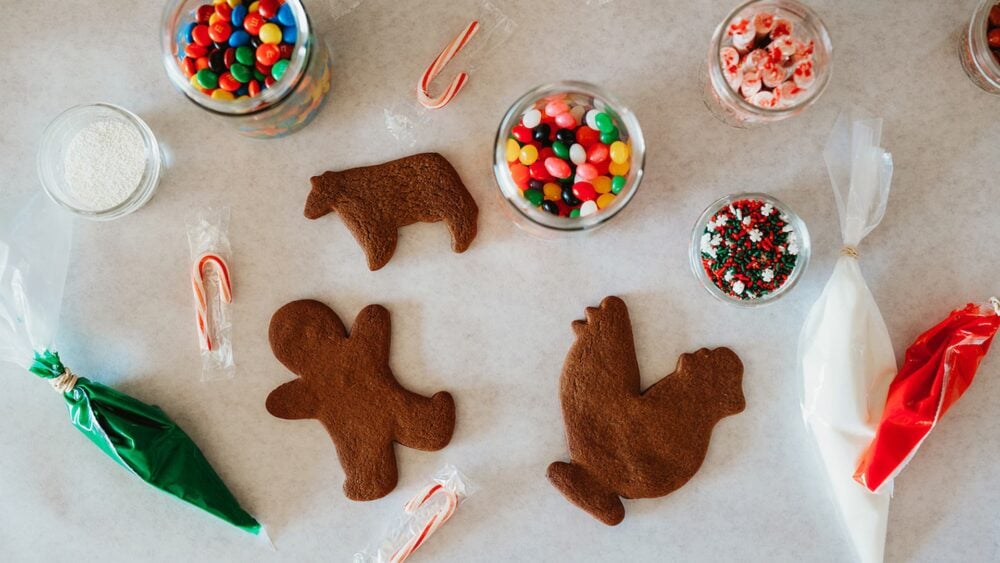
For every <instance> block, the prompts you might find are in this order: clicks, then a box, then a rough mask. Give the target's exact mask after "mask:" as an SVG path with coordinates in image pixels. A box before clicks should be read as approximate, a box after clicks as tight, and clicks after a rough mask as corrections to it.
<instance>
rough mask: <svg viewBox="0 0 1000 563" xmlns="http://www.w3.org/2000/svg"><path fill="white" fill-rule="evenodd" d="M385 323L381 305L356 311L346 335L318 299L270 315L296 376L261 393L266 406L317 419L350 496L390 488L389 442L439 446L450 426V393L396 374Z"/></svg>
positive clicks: (273, 336)
mask: <svg viewBox="0 0 1000 563" xmlns="http://www.w3.org/2000/svg"><path fill="white" fill-rule="evenodd" d="M389 328H390V326H389V311H387V310H386V309H385V307H382V306H380V305H369V306H368V307H365V308H364V309H363V310H362V311H361V312H360V313H358V316H357V318H356V319H354V326H353V327H351V334H350V336H348V333H347V330H346V329H345V328H344V325H343V323H341V322H340V318H339V317H337V314H336V313H334V312H333V310H332V309H330V308H329V307H327V306H326V305H324V304H323V303H320V302H318V301H309V300H306V301H294V302H292V303H289V304H287V305H285V306H284V307H282V308H281V309H278V311H277V312H276V313H275V314H274V316H273V317H272V318H271V328H270V334H269V339H270V341H271V350H272V351H273V352H274V355H275V356H276V357H277V358H278V360H279V361H280V362H281V363H282V364H284V365H285V367H287V368H288V369H289V370H291V371H292V372H294V373H296V374H298V376H299V377H298V378H297V379H294V380H292V381H289V382H287V383H285V384H283V385H281V386H280V387H278V388H277V389H275V390H274V391H272V392H271V394H270V395H268V397H267V410H268V412H270V413H271V414H272V415H274V416H276V417H278V418H286V419H302V418H315V419H318V420H319V421H320V422H322V423H323V426H324V427H326V431H327V432H329V434H330V437H331V438H333V443H334V444H335V445H336V446H337V456H338V457H339V458H340V464H341V465H342V466H343V468H344V473H345V474H346V477H347V479H346V480H345V481H344V494H346V495H347V498H350V499H352V500H374V499H377V498H381V497H383V496H385V495H387V494H389V492H391V491H392V490H393V489H394V488H395V487H396V480H397V471H396V454H395V452H394V451H393V443H394V442H399V443H400V444H402V445H404V446H407V447H410V448H415V449H418V450H425V451H434V450H439V449H441V448H443V447H445V446H446V445H448V442H449V441H450V440H451V434H452V432H453V431H454V429H455V402H454V400H452V398H451V395H449V394H448V393H446V392H444V391H441V392H438V393H435V394H434V396H432V397H430V398H428V397H424V396H421V395H418V394H416V393H413V392H412V391H408V390H407V389H405V388H403V386H402V385H400V384H399V382H398V381H396V376H395V375H393V373H392V370H391V369H390V368H389V332H390V330H389Z"/></svg>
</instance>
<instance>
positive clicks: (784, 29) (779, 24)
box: [771, 18, 794, 39]
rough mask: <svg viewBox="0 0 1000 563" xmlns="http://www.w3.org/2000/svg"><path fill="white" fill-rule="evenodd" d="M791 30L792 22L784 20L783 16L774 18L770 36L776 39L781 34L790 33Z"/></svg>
mask: <svg viewBox="0 0 1000 563" xmlns="http://www.w3.org/2000/svg"><path fill="white" fill-rule="evenodd" d="M792 31H794V28H793V27H792V22H790V21H788V20H786V19H785V18H775V19H774V27H772V28H771V38H772V39H777V38H778V37H781V36H782V35H791V34H792Z"/></svg>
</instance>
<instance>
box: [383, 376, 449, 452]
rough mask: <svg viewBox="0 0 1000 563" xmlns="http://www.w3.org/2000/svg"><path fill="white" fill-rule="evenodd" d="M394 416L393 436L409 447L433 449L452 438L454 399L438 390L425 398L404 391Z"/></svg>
mask: <svg viewBox="0 0 1000 563" xmlns="http://www.w3.org/2000/svg"><path fill="white" fill-rule="evenodd" d="M405 393H406V397H404V399H403V401H401V402H402V403H403V405H405V406H403V407H401V408H399V409H398V410H397V412H398V413H399V414H398V415H397V416H396V440H397V441H398V442H399V443H400V444H403V445H404V446H406V447H408V448H414V449H417V450H424V451H428V452H433V451H437V450H440V449H441V448H443V447H445V446H447V445H448V442H450V441H451V435H452V433H453V432H454V431H455V400H454V399H453V398H452V397H451V394H449V393H447V392H445V391H441V392H439V393H435V394H434V396H433V397H431V398H429V399H428V398H427V397H424V396H421V395H417V394H416V393H411V392H409V391H406V392H405Z"/></svg>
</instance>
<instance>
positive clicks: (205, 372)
mask: <svg viewBox="0 0 1000 563" xmlns="http://www.w3.org/2000/svg"><path fill="white" fill-rule="evenodd" d="M228 230H229V208H228V207H226V208H220V209H205V210H203V211H200V212H199V213H198V214H197V215H196V217H195V218H194V220H193V221H192V222H191V223H190V224H189V225H188V244H189V245H190V248H191V261H192V265H191V270H190V283H191V289H192V292H193V293H194V306H195V322H196V325H197V328H198V341H199V347H200V349H201V365H202V377H201V378H202V380H203V381H206V380H211V379H222V378H229V377H232V376H233V374H234V373H235V367H236V365H235V363H234V362H233V345H232V319H231V318H232V311H231V309H232V307H230V304H231V303H232V302H233V289H232V281H231V279H230V271H229V265H228V262H227V260H228V259H229V255H230V247H229V233H228Z"/></svg>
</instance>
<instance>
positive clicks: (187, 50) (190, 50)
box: [184, 43, 208, 59]
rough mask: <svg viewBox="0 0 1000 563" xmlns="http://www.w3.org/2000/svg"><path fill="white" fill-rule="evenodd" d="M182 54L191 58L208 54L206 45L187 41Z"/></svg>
mask: <svg viewBox="0 0 1000 563" xmlns="http://www.w3.org/2000/svg"><path fill="white" fill-rule="evenodd" d="M184 54H185V55H187V56H189V57H191V58H192V59H197V58H198V57H204V56H205V55H207V54H208V47H204V46H202V45H199V44H197V43H188V44H187V46H185V47H184Z"/></svg>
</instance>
